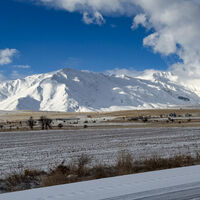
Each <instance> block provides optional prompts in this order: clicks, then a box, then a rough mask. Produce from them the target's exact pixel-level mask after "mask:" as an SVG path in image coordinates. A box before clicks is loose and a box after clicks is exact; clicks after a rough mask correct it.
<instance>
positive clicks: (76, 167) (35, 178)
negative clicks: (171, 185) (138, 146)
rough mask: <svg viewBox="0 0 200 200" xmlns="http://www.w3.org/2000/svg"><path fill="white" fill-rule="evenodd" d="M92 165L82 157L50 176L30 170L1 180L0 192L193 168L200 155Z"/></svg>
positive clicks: (122, 158)
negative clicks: (186, 167) (178, 168)
mask: <svg viewBox="0 0 200 200" xmlns="http://www.w3.org/2000/svg"><path fill="white" fill-rule="evenodd" d="M90 161H91V158H90V157H89V156H87V155H85V154H83V155H81V156H80V157H79V158H78V159H77V160H74V161H73V163H69V164H65V162H64V161H63V162H62V163H61V164H59V165H58V166H57V167H55V168H53V169H51V170H50V171H49V172H48V173H44V172H39V171H35V170H29V169H27V170H25V171H24V172H23V173H19V174H16V173H14V174H12V175H10V176H9V177H7V178H6V179H4V180H1V183H3V187H2V186H1V187H0V188H1V190H2V192H10V191H17V190H24V189H30V188H36V187H46V186H53V185H60V184H66V183H73V182H79V181H86V180H93V179H100V178H106V177H113V176H119V175H126V174H133V173H138V172H147V171H154V170H161V169H169V168H175V167H183V166H190V165H195V164H200V155H199V154H196V156H191V155H178V156H175V157H172V158H160V157H152V158H149V159H145V160H134V159H133V157H132V155H131V154H130V153H129V152H126V151H123V152H120V153H119V154H118V156H117V159H116V163H114V164H113V165H106V164H97V165H95V166H93V167H90V166H89V165H88V164H89V163H90ZM2 188H3V189H2Z"/></svg>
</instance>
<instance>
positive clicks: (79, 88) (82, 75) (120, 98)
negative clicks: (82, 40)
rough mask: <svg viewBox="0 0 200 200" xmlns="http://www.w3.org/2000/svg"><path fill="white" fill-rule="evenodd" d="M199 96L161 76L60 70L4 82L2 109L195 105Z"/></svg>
mask: <svg viewBox="0 0 200 200" xmlns="http://www.w3.org/2000/svg"><path fill="white" fill-rule="evenodd" d="M199 102H200V97H199V96H198V95H197V94H195V93H193V92H191V91H189V90H187V89H186V88H184V87H183V86H180V85H178V84H175V83H173V82H172V81H170V80H169V79H168V78H165V77H164V76H160V78H159V79H158V78H157V80H156V81H155V80H153V81H152V80H144V79H139V78H131V77H128V76H125V75H121V76H109V75H105V74H102V73H94V72H86V71H77V70H73V69H62V70H59V71H55V72H52V73H46V74H38V75H33V76H29V77H26V78H24V79H18V80H14V81H7V82H3V83H1V85H0V109H1V110H48V111H70V112H71V111H95V110H120V109H132V108H159V107H167V106H172V105H179V106H180V105H197V104H199Z"/></svg>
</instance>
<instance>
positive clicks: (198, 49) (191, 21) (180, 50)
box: [35, 0, 200, 79]
mask: <svg viewBox="0 0 200 200" xmlns="http://www.w3.org/2000/svg"><path fill="white" fill-rule="evenodd" d="M35 2H37V3H40V4H42V5H45V6H50V7H54V8H56V9H64V10H66V11H69V12H80V13H82V14H83V21H84V22H85V23H86V24H91V23H95V24H99V25H101V24H103V23H105V19H104V18H105V17H106V16H129V17H132V18H133V24H132V28H133V29H135V28H137V27H138V26H139V25H141V26H144V27H145V28H147V29H148V30H151V32H150V34H149V35H148V36H147V37H145V38H144V40H143V44H144V45H145V46H149V47H151V48H152V49H153V51H154V52H155V53H160V54H162V55H164V56H169V55H171V54H176V55H178V57H179V58H180V61H179V62H178V63H176V64H174V65H173V66H171V67H170V70H171V71H173V72H174V73H175V74H177V75H179V77H180V79H185V78H189V79H194V78H195V79H196V78H197V75H198V77H199V73H200V34H199V33H200V21H199V19H200V1H198V0H181V1H180V0H168V1H163V0H109V1H108V0H95V1H94V0H35ZM130 26H131V24H130Z"/></svg>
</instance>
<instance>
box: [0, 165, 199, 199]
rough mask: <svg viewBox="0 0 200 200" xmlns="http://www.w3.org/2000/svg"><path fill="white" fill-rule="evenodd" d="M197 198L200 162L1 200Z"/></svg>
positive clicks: (5, 195)
mask: <svg viewBox="0 0 200 200" xmlns="http://www.w3.org/2000/svg"><path fill="white" fill-rule="evenodd" d="M175 199H176V200H189V199H193V200H197V199H200V166H191V167H182V168H177V169H168V170H161V171H154V172H146V173H140V174H133V175H126V176H119V177H113V178H106V179H99V180H93V181H86V182H80V183H72V184H66V185H60V186H53V187H46V188H40V189H33V190H27V191H22V192H14V193H6V194H0V200H175Z"/></svg>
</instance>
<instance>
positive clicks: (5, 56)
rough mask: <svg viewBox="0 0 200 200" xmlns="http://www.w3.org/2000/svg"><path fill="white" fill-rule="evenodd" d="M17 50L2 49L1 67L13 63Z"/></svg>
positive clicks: (0, 51) (0, 52) (0, 55)
mask: <svg viewBox="0 0 200 200" xmlns="http://www.w3.org/2000/svg"><path fill="white" fill-rule="evenodd" d="M17 52H18V51H17V50H16V49H8V48H7V49H1V50H0V65H6V64H9V63H11V62H12V58H13V56H15V55H16V54H17Z"/></svg>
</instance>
